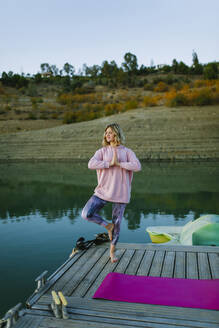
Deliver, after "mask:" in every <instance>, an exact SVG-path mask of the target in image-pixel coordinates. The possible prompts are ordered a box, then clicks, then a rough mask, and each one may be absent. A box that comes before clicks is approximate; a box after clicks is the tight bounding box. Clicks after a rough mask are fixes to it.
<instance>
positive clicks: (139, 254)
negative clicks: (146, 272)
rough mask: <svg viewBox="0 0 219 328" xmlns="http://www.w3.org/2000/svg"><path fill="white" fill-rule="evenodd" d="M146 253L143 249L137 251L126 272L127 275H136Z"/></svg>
mask: <svg viewBox="0 0 219 328" xmlns="http://www.w3.org/2000/svg"><path fill="white" fill-rule="evenodd" d="M144 253H145V251H144V250H143V249H136V250H135V253H134V255H133V257H132V258H131V261H130V263H129V265H128V267H127V269H126V271H125V273H126V274H132V275H136V272H137V270H138V267H139V265H140V263H141V260H142V258H143V256H144Z"/></svg>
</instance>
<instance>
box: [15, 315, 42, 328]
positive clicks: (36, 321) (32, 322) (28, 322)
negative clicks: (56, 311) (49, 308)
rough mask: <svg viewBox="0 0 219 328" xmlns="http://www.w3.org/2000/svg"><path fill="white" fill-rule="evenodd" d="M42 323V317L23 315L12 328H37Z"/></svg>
mask: <svg viewBox="0 0 219 328" xmlns="http://www.w3.org/2000/svg"><path fill="white" fill-rule="evenodd" d="M42 321H43V317H37V316H35V315H24V316H23V317H21V318H20V319H19V320H18V321H17V322H16V324H15V325H14V326H13V328H30V327H31V328H39V327H40V324H41V322H42Z"/></svg>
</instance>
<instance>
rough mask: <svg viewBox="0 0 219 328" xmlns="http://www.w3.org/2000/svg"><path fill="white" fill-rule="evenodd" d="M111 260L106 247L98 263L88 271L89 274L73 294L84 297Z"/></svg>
mask: <svg viewBox="0 0 219 328" xmlns="http://www.w3.org/2000/svg"><path fill="white" fill-rule="evenodd" d="M109 261H110V258H109V251H108V249H106V251H105V253H104V254H103V255H102V256H101V258H100V259H99V261H98V262H97V263H96V265H95V266H94V267H93V268H92V270H91V271H90V272H89V273H88V275H87V276H86V277H85V278H84V279H83V280H82V281H81V282H80V284H79V285H78V286H77V288H76V289H75V290H74V291H73V293H72V294H71V296H74V297H75V296H77V297H84V295H85V294H86V292H87V291H88V289H89V288H90V286H91V285H92V284H93V283H94V281H95V280H96V278H97V277H98V275H99V273H100V272H101V271H102V270H103V268H104V267H105V265H106V264H107V262H109Z"/></svg>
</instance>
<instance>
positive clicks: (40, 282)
mask: <svg viewBox="0 0 219 328" xmlns="http://www.w3.org/2000/svg"><path fill="white" fill-rule="evenodd" d="M47 273H48V271H44V272H43V273H41V275H39V277H37V278H36V279H35V281H36V282H37V288H36V290H35V291H34V293H38V292H39V290H40V289H41V288H42V287H43V286H44V285H45V283H46V278H45V276H46V275H47Z"/></svg>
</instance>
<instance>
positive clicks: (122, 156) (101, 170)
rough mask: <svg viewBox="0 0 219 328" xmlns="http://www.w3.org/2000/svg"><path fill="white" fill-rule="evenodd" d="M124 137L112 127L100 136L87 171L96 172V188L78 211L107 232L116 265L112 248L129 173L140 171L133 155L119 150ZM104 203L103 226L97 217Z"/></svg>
mask: <svg viewBox="0 0 219 328" xmlns="http://www.w3.org/2000/svg"><path fill="white" fill-rule="evenodd" d="M124 139H125V138H124V135H123V132H122V129H121V128H120V126H119V125H118V124H116V123H113V124H109V125H107V127H106V128H105V132H104V135H103V141H102V145H103V147H102V148H101V149H99V150H97V151H96V153H95V154H94V156H93V157H92V158H91V159H90V161H89V163H88V168H89V169H91V170H97V179H98V185H97V187H96V188H95V190H94V195H93V196H92V197H91V198H90V199H89V200H88V202H87V203H86V205H85V207H84V208H83V210H82V214H81V215H82V217H83V218H84V219H86V220H88V221H91V222H95V223H97V224H99V225H102V226H103V227H105V228H106V229H107V231H108V235H109V239H110V240H111V245H110V259H111V262H112V263H114V262H117V261H118V259H117V258H116V256H115V245H116V243H117V241H118V239H119V232H120V226H121V222H122V217H123V214H124V210H125V207H126V204H127V203H129V201H130V192H131V183H132V177H133V171H135V172H137V171H140V170H141V164H140V162H139V160H138V159H137V157H136V155H135V153H134V152H133V151H132V150H131V149H128V148H126V147H125V146H123V145H122V144H123V143H124ZM108 202H110V203H112V223H109V222H106V221H105V220H104V219H103V218H102V217H101V216H100V215H99V214H98V213H99V211H100V210H101V209H102V208H103V207H104V205H106V204H107V203H108Z"/></svg>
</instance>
